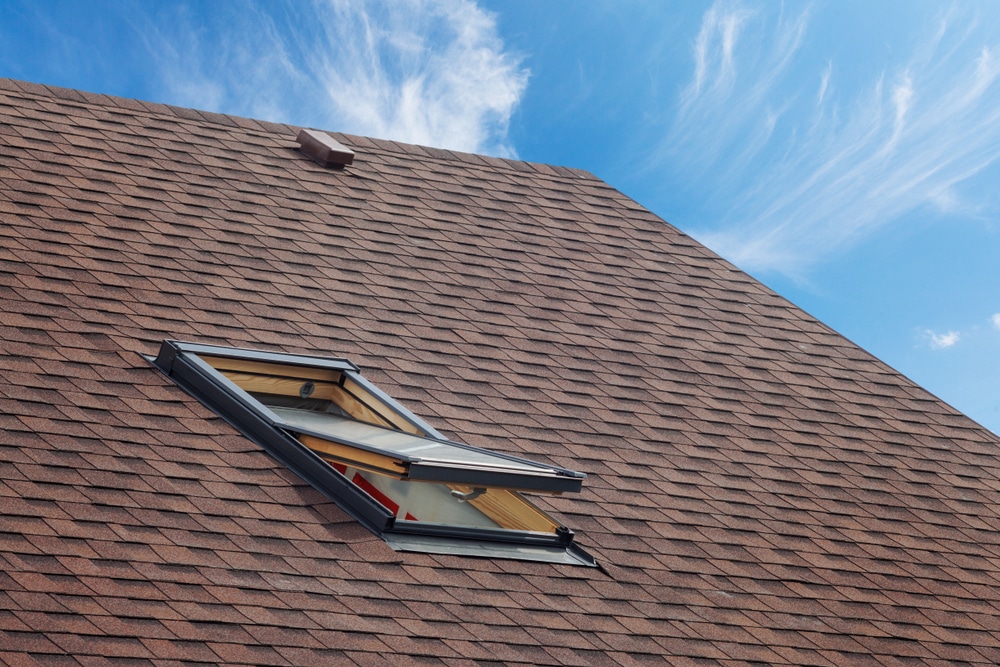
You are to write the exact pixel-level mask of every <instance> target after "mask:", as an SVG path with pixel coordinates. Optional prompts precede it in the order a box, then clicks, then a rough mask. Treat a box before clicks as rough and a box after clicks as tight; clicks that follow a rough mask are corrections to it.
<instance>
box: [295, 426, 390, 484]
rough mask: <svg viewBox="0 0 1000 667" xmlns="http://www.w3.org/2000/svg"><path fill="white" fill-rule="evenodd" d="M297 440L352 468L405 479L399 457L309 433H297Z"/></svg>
mask: <svg viewBox="0 0 1000 667" xmlns="http://www.w3.org/2000/svg"><path fill="white" fill-rule="evenodd" d="M299 440H300V441H301V442H302V444H303V445H305V446H306V447H308V448H309V449H311V450H313V451H314V452H316V453H317V454H325V455H327V456H331V457H333V458H335V459H337V460H338V461H343V462H345V463H347V464H348V465H349V466H350V467H352V468H358V469H359V470H369V471H371V472H375V473H381V474H383V475H387V476H389V477H396V478H397V479H405V477H406V473H407V470H406V465H405V464H404V463H403V462H402V461H400V460H399V459H394V458H392V457H391V456H386V455H384V454H376V453H375V452H369V451H368V450H366V449H358V448H357V447H351V446H349V445H342V444H340V443H339V442H332V441H330V440H324V439H322V438H317V437H314V436H311V435H305V434H301V435H299Z"/></svg>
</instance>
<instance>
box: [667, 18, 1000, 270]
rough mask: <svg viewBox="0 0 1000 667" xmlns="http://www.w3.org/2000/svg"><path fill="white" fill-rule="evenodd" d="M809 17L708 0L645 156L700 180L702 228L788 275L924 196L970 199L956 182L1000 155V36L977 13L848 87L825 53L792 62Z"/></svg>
mask: <svg viewBox="0 0 1000 667" xmlns="http://www.w3.org/2000/svg"><path fill="white" fill-rule="evenodd" d="M809 21H810V11H809V9H805V10H803V11H800V12H798V13H795V12H792V13H791V14H789V13H787V12H786V11H785V10H784V9H783V10H782V12H781V13H778V14H776V15H768V14H766V13H764V12H763V11H762V10H761V9H760V8H757V9H748V8H747V7H746V6H745V5H743V4H741V3H738V2H730V1H720V2H717V3H716V4H715V5H714V6H713V7H712V8H711V9H709V10H708V11H707V12H706V13H705V15H704V17H703V20H702V26H701V31H700V33H699V36H698V38H697V40H696V41H695V43H694V45H693V48H692V58H693V61H694V67H693V73H692V76H691V80H690V84H689V85H688V86H687V87H686V88H685V89H684V90H683V91H682V92H681V94H680V97H679V101H678V110H677V115H676V119H675V122H674V124H673V127H672V128H671V130H670V132H669V133H668V134H667V138H666V140H665V142H664V143H663V144H662V145H661V147H660V149H659V151H658V152H657V153H656V155H655V156H654V157H653V160H654V161H656V162H658V163H663V162H664V161H666V160H670V161H672V163H673V164H674V165H675V167H676V168H677V169H678V171H679V172H683V173H684V174H685V175H686V176H687V177H689V179H690V182H691V183H694V186H692V187H697V186H698V184H699V179H701V182H702V183H705V185H703V186H702V187H703V189H704V191H705V196H706V197H710V198H714V199H715V201H718V202H720V203H719V205H718V207H717V208H718V209H720V210H721V213H718V212H717V213H716V215H717V216H718V217H717V218H716V220H715V221H714V222H713V223H711V224H703V225H700V227H701V230H702V231H701V233H697V235H698V237H699V239H701V240H702V241H704V242H706V243H707V244H708V245H709V246H710V247H712V248H713V249H715V250H716V251H718V252H720V253H721V254H723V255H725V256H727V257H728V258H730V259H732V260H733V261H735V262H736V263H737V264H739V265H740V266H742V267H744V268H747V269H750V270H763V271H778V272H783V273H785V274H788V275H793V276H794V275H798V274H801V273H803V272H804V271H805V270H807V269H808V267H809V266H811V265H813V264H814V263H815V262H817V261H819V260H821V259H822V258H824V257H827V256H829V255H831V254H832V253H834V252H837V251H838V250H841V249H843V248H846V247H849V246H850V245H851V244H853V243H856V242H858V241H859V240H860V239H863V238H865V237H866V236H867V235H870V234H871V233H872V232H874V231H875V230H877V229H879V228H880V227H882V226H884V225H887V224H890V223H892V222H893V221H896V220H899V219H900V218H901V217H903V216H904V215H905V214H907V213H910V212H913V211H915V210H917V209H919V208H921V207H925V206H931V207H935V208H936V209H938V210H946V211H949V212H957V211H964V212H967V211H968V210H970V209H971V210H974V209H975V203H971V204H970V203H968V202H964V201H963V200H962V196H961V194H960V193H959V187H958V186H960V185H961V184H962V183H963V182H965V181H966V180H967V179H970V178H972V177H974V176H976V175H977V174H980V173H982V172H983V171H984V170H985V169H986V168H988V167H989V166H990V165H992V164H994V163H996V162H998V161H1000V46H998V45H997V44H995V43H994V41H993V40H995V36H994V35H992V34H990V33H989V31H986V30H983V29H982V26H979V25H977V23H976V18H975V17H974V16H960V15H945V16H943V17H942V18H941V19H940V21H939V23H938V24H937V25H936V27H935V29H934V30H931V31H929V34H928V35H927V36H926V38H925V39H924V40H923V41H922V43H920V44H918V45H917V46H916V47H915V48H914V50H913V51H912V53H911V54H910V55H909V57H908V58H907V59H906V60H905V62H904V64H903V65H901V66H899V67H894V68H889V69H886V70H884V71H882V72H881V73H880V74H879V75H878V76H876V77H875V78H873V79H872V80H871V81H870V82H869V84H868V85H867V86H866V87H865V88H864V89H862V90H860V91H852V92H851V93H850V94H849V95H848V94H845V93H844V92H843V91H840V90H838V80H837V63H836V62H835V61H832V60H831V61H827V63H826V65H825V67H822V68H820V69H818V70H816V71H812V72H808V71H807V72H804V71H803V70H802V67H801V66H800V65H799V63H798V62H797V58H796V56H797V55H798V54H799V53H800V51H801V50H802V48H803V43H804V39H805V37H806V35H807V34H808V33H809V32H810V31H814V30H821V29H822V28H821V27H820V26H811V25H810V23H809ZM804 77H805V78H804ZM804 80H805V81H812V82H813V83H812V84H811V85H805V86H803V83H802V82H803V81H804ZM706 175H708V176H706ZM697 226H698V225H697V223H696V227H697Z"/></svg>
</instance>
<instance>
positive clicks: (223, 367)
mask: <svg viewBox="0 0 1000 667" xmlns="http://www.w3.org/2000/svg"><path fill="white" fill-rule="evenodd" d="M198 356H199V357H200V358H201V360H202V361H204V362H205V363H206V364H208V365H209V366H211V367H212V368H214V369H216V370H218V371H241V372H244V373H255V374H258V375H277V376H279V377H286V378H302V379H303V380H321V381H325V382H331V383H335V384H336V383H339V382H340V371H338V370H334V369H331V368H311V367H309V366H292V365H290V364H275V363H271V362H267V361H251V360H249V359H230V358H229V357H213V356H211V355H207V354H206V355H198Z"/></svg>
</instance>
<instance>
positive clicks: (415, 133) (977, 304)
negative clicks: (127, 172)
mask: <svg viewBox="0 0 1000 667" xmlns="http://www.w3.org/2000/svg"><path fill="white" fill-rule="evenodd" d="M0 76H4V77H12V78H17V79H24V80H28V81H33V82H39V83H47V84H53V85H60V86H68V87H73V88H80V89H84V90H90V91H95V92H103V93H109V94H114V95H121V96H127V97H136V98H140V99H147V100H153V101H158V102H166V103H170V104H177V105H182V106H191V107H196V108H201V109H208V110H212V111H220V112H224V113H232V114H239V115H245V116H252V117H257V118H264V119H268V120H275V121H282V122H288V123H293V124H298V125H306V126H312V127H319V128H323V129H330V130H336V131H344V132H350V133H357V134H366V135H372V136H378V137H384V138H390V139H398V140H401V141H410V142H414V143H421V144H428V145H433V146H443V147H448V148H455V149H458V150H466V151H474V152H483V153H489V154H493V155H501V156H509V157H518V158H521V159H525V160H532V161H538V162H546V163H551V164H561V165H568V166H574V167H580V168H584V169H588V170H590V171H591V172H593V173H595V174H596V175H598V176H600V177H601V178H604V179H605V180H607V181H608V182H609V183H611V184H612V185H614V186H615V187H617V188H618V189H620V190H622V191H623V192H625V193H626V194H628V195H629V196H631V197H633V198H635V199H636V200H638V201H639V202H641V203H642V204H644V205H646V206H647V207H649V208H650V209H652V210H653V211H654V212H656V213H657V214H659V215H660V216H662V217H663V218H665V219H666V220H668V221H670V222H671V223H673V224H674V225H676V226H677V227H679V228H681V229H682V230H684V231H686V232H688V233H690V234H692V235H693V236H695V237H696V238H698V239H699V240H701V241H703V242H705V243H706V244H707V245H709V247H711V248H712V249H714V250H716V251H717V252H719V253H720V254H722V255H723V256H725V257H727V258H729V259H730V260H732V261H734V262H735V263H736V264H737V265H739V266H740V267H741V268H744V269H745V270H747V271H749V272H750V273H752V274H753V275H754V276H756V277H757V278H759V279H761V280H763V281H764V282H765V283H767V284H768V285H769V286H771V287H772V288H773V289H775V290H776V291H778V292H779V293H781V294H782V295H784V296H786V297H788V298H789V299H791V300H792V301H793V302H795V303H796V304H798V305H800V306H802V307H803V308H805V309H806V310H807V311H809V312H810V313H812V314H813V315H815V316H816V317H818V318H820V319H821V320H823V321H824V322H826V323H827V324H829V325H830V326H832V327H833V328H835V329H836V330H838V331H840V332H841V333H843V334H845V335H846V336H848V337H849V338H851V339H852V340H854V341H855V342H857V343H859V344H860V345H862V346H863V347H865V348H866V349H868V350H869V351H871V352H872V353H874V354H876V355H877V356H879V357H880V358H882V359H883V360H885V361H886V362H887V363H889V364H890V365H892V366H893V367H895V368H896V369H898V370H900V371H902V372H903V373H905V374H906V375H908V376H909V377H911V378H913V379H914V380H916V381H917V382H919V383H920V384H922V385H923V386H925V387H927V388H928V389H929V390H930V391H932V392H933V393H935V394H936V395H938V396H940V397H941V398H943V399H944V400H946V401H947V402H949V403H951V404H952V405H954V406H956V407H957V408H959V409H961V410H963V411H964V412H966V413H967V414H969V415H970V416H972V417H973V418H975V419H976V420H978V421H979V422H980V423H982V424H984V425H985V426H987V427H989V428H991V429H992V430H993V431H995V432H1000V222H998V221H1000V188H998V187H997V185H996V184H997V183H1000V3H997V2H986V1H984V2H973V1H971V0H967V1H964V2H956V3H954V4H949V3H946V2H920V1H919V0H907V1H905V2H892V1H888V0H885V1H881V2H878V3H870V2H851V1H849V0H837V1H836V2H832V1H831V2H819V1H817V2H812V3H807V2H786V3H781V4H779V3H777V2H771V1H764V0H759V1H758V0H741V1H738V0H732V1H720V2H703V3H697V2H684V3H680V2H660V1H652V0H651V1H649V2H622V1H620V0H619V1H617V2H610V1H609V2H600V1H598V0H593V1H589V2H537V3H536V2H530V3H529V2H517V3H514V2H510V3H503V2H493V1H489V0H484V1H483V2H480V3H478V4H477V3H475V2H472V1H471V0H440V1H430V0H413V1H409V0H398V1H395V2H391V3H390V2H368V3H364V2H350V1H322V2H321V1H315V2H312V1H309V0H298V1H295V2H280V1H278V0H269V1H267V2H263V1H261V2H256V3H255V2H241V1H239V0H231V1H229V2H215V1H205V2H154V1H142V2H140V1H138V0H136V1H133V2H125V1H118V2H115V1H111V0H92V1H89V2H82V1H81V2H58V1H50V2H36V1H21V0H5V1H4V2H3V3H0Z"/></svg>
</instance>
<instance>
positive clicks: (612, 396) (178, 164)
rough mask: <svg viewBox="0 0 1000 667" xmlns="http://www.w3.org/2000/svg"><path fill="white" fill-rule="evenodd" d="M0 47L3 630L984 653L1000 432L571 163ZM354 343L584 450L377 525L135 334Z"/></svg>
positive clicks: (692, 661)
mask: <svg viewBox="0 0 1000 667" xmlns="http://www.w3.org/2000/svg"><path fill="white" fill-rule="evenodd" d="M298 129H299V128H293V127H289V126H285V125H277V124H272V123H266V122H261V121H254V120H249V119H244V118H236V117H231V116H221V115H217V114H210V113H204V112H199V111H194V110H189V109H179V108H173V107H167V106H162V105H157V104H149V103H145V102H139V101H135V100H125V99H117V98H110V97H105V96H100V95H92V94H87V93H81V92H77V91H70V90H62V89H53V88H48V87H44V86H38V85H33V84H26V83H21V82H15V81H9V80H0V663H5V664H8V665H22V664H35V663H45V664H50V663H51V664H80V665H111V664H115V665H133V664H134V665H158V666H159V665H163V666H167V665H181V664H196V663H210V664H218V663H222V664H255V665H300V664H316V665H319V664H331V665H332V664H337V665H339V664H350V663H351V662H352V661H353V662H354V663H356V664H358V665H380V664H385V665H390V664H391V665H394V666H401V665H402V666H406V665H445V666H448V667H466V666H470V667H471V666H472V665H494V664H538V665H621V666H628V667H631V666H633V665H644V664H662V662H661V661H663V660H664V659H666V661H667V662H669V663H670V664H675V665H725V666H736V665H750V664H778V665H781V664H794V665H837V666H838V667H839V666H841V665H845V664H852V665H854V664H858V665H860V664H872V665H946V664H947V665H953V664H981V665H995V664H998V663H1000V458H998V451H1000V450H998V445H1000V441H998V438H997V437H996V436H994V435H993V434H991V433H989V432H988V431H986V430H985V429H983V428H981V427H979V426H977V425H976V424H975V423H973V422H972V421H970V420H969V419H967V418H966V417H964V416H963V415H961V414H960V413H958V412H957V411H955V410H954V409H952V408H950V407H949V406H947V405H945V404H943V403H942V402H941V401H939V400H938V399H936V398H935V397H933V396H931V395H930V394H928V393H927V392H926V391H925V390H923V389H921V388H920V387H918V386H916V385H915V384H913V383H912V382H910V381H909V380H907V379H906V378H904V377H902V376H901V375H899V374H898V373H896V372H895V371H894V370H892V369H890V368H888V367H887V366H886V365H884V364H883V363H881V362H880V361H878V360H877V359H875V358H873V357H872V356H871V355H869V354H867V353H866V352H864V351H863V350H861V349H859V348H858V347H856V346H855V345H853V344H852V343H850V342H849V341H847V340H845V339H844V338H842V337H841V336H839V335H838V334H836V333H835V332H833V331H831V330H830V329H829V328H828V327H826V326H824V325H823V324H821V323H820V322H818V321H816V320H815V319H813V318H812V317H810V316H808V315H807V314H805V313H803V312H802V311H801V310H799V309H798V308H796V307H794V306H793V305H791V304H789V303H788V302H787V301H785V300H784V299H782V298H781V297H779V296H777V295H776V294H774V293H773V292H771V291H770V290H768V289H767V288H765V287H764V286H762V285H761V284H759V283H758V282H756V281H755V280H754V279H752V278H750V277H748V276H747V275H746V274H744V273H742V272H740V271H739V270H737V269H736V268H734V267H733V266H732V265H730V264H728V263H727V262H725V261H724V260H722V259H720V258H719V257H717V256H715V255H714V254H713V253H711V252H710V251H708V250H707V249H705V248H704V247H702V246H701V245H699V244H698V243H697V242H695V241H693V240H692V239H691V238H689V237H687V236H685V235H684V234H683V233H681V232H679V231H678V230H676V229H674V228H673V227H671V226H670V225H669V224H667V223H665V222H664V221H662V220H660V219H659V218H657V217H656V216H655V215H653V214H651V213H650V212H648V211H646V210H644V209H643V208H642V207H641V206H639V205H638V204H636V203H635V202H633V201H631V200H630V199H628V198H627V197H626V196H624V195H623V194H621V193H619V192H617V191H615V190H614V189H612V188H611V187H609V186H608V185H606V184H605V183H603V182H601V181H600V180H598V179H597V178H595V177H593V176H592V175H590V174H587V173H585V172H581V171H577V170H572V169H565V168H560V167H550V166H546V165H538V164H527V163H523V162H517V161H509V160H500V159H494V158H488V157H482V156H474V155H464V154H457V153H453V152H449V151H443V150H437V149H431V148H423V147H418V146H410V145H404V144H398V143H392V142H387V141H378V140H374V139H367V138H362V137H355V136H347V135H341V134H332V136H334V137H335V138H336V139H337V140H338V141H340V142H341V143H343V144H344V145H346V146H348V147H349V148H351V149H352V150H354V151H355V152H356V153H357V157H356V159H355V162H354V164H353V165H351V166H350V167H348V168H347V169H345V170H343V171H335V170H329V169H324V168H322V167H320V166H318V165H317V164H315V163H313V162H312V161H311V160H309V159H308V158H307V157H305V156H303V155H302V154H301V153H299V152H298V151H297V149H296V147H297V144H296V143H295V136H296V133H297V130H298ZM164 338H176V339H181V340H194V341H198V342H205V343H215V344H225V345H234V346H246V347H257V348H261V349H271V350H280V351H285V352H302V353H322V354H328V355H336V356H346V357H348V358H350V359H351V360H352V361H354V362H355V363H357V364H358V365H359V366H361V368H362V369H363V371H364V372H365V374H366V375H367V376H368V377H369V378H371V379H372V380H373V381H375V382H376V383H377V384H378V385H379V386H380V387H381V388H382V389H384V390H385V391H387V392H388V393H389V394H391V395H392V396H394V397H395V398H396V399H398V400H399V401H401V402H402V403H404V404H405V405H406V406H407V407H409V408H410V409H411V410H413V411H414V412H415V413H417V414H418V415H420V416H421V417H422V418H424V419H425V420H427V421H429V422H430V423H431V424H432V425H433V426H435V427H436V428H438V429H439V430H441V431H442V432H444V433H445V434H447V435H451V436H454V437H456V438H458V439H460V440H462V441H465V442H468V443H470V444H473V445H478V446H483V447H488V448H491V449H494V450H497V451H502V452H509V453H513V454H518V455H524V456H528V457H530V458H534V459H538V460H542V461H547V462H551V463H553V464H556V465H560V466H564V467H568V468H572V469H576V470H581V471H583V472H586V473H588V474H589V478H588V479H587V480H586V483H585V485H584V490H583V493H581V494H579V495H576V494H573V495H566V496H564V497H558V498H551V499H546V498H539V499H538V500H537V502H538V504H539V505H541V506H543V507H545V508H546V509H547V510H549V511H551V512H553V513H554V514H555V515H556V516H557V517H558V518H559V520H560V521H561V522H562V523H564V524H565V525H568V526H570V527H573V528H574V529H575V530H576V531H577V540H578V541H579V543H580V544H581V545H582V546H584V548H586V549H587V550H588V551H589V552H590V553H592V554H593V555H594V556H595V557H596V558H597V559H598V561H599V562H600V563H601V565H602V568H601V569H593V568H584V567H572V566H564V565H553V564H546V563H535V562H521V561H512V560H492V559H484V558H467V557H458V556H434V555H427V554H415V553H397V552H394V551H393V550H391V549H390V548H389V547H388V546H386V545H385V544H384V543H383V542H382V541H381V540H380V539H378V538H376V537H374V536H372V535H371V534H370V533H368V532H367V531H366V530H365V529H363V528H362V527H360V526H359V525H358V524H356V523H355V522H354V521H353V520H351V519H350V518H349V517H348V516H347V515H346V514H345V513H344V512H342V511H341V510H340V509H339V508H337V507H336V506H335V505H334V504H333V503H332V502H330V501H329V500H327V499H326V498H325V497H324V496H322V495H321V494H320V493H318V492H317V491H315V490H313V489H312V488H310V487H309V486H307V485H306V484H305V483H303V482H302V481H301V480H300V479H298V478H297V477H296V476H295V475H294V474H292V473H291V472H289V471H288V470H286V469H285V468H283V466H281V465H280V464H278V463H277V462H276V461H274V460H273V459H271V458H270V457H269V456H268V455H267V454H266V453H264V452H263V451H262V450H261V449H260V448H259V447H258V446H257V445H255V444H254V443H252V442H250V441H248V440H246V439H245V438H244V437H242V436H241V435H239V434H238V433H237V432H236V431H235V430H234V429H233V428H232V427H230V426H229V425H228V424H227V423H225V422H224V421H223V420H221V419H220V418H218V417H216V416H215V415H214V414H212V413H211V412H210V411H209V410H207V409H206V408H204V407H203V406H202V405H200V404H199V403H198V402H196V401H194V400H193V399H191V398H190V397H188V396H187V395H186V394H184V393H183V392H182V391H181V390H180V389H178V388H177V387H176V386H175V385H174V384H173V383H172V382H171V381H170V380H169V379H167V378H165V377H164V376H163V375H162V374H160V373H159V372H158V371H157V370H155V369H154V368H153V367H152V366H151V365H150V364H149V363H148V362H146V361H145V360H144V359H143V358H142V357H140V356H139V354H140V353H155V352H156V350H157V348H158V346H159V343H160V341H161V340H162V339H164Z"/></svg>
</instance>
